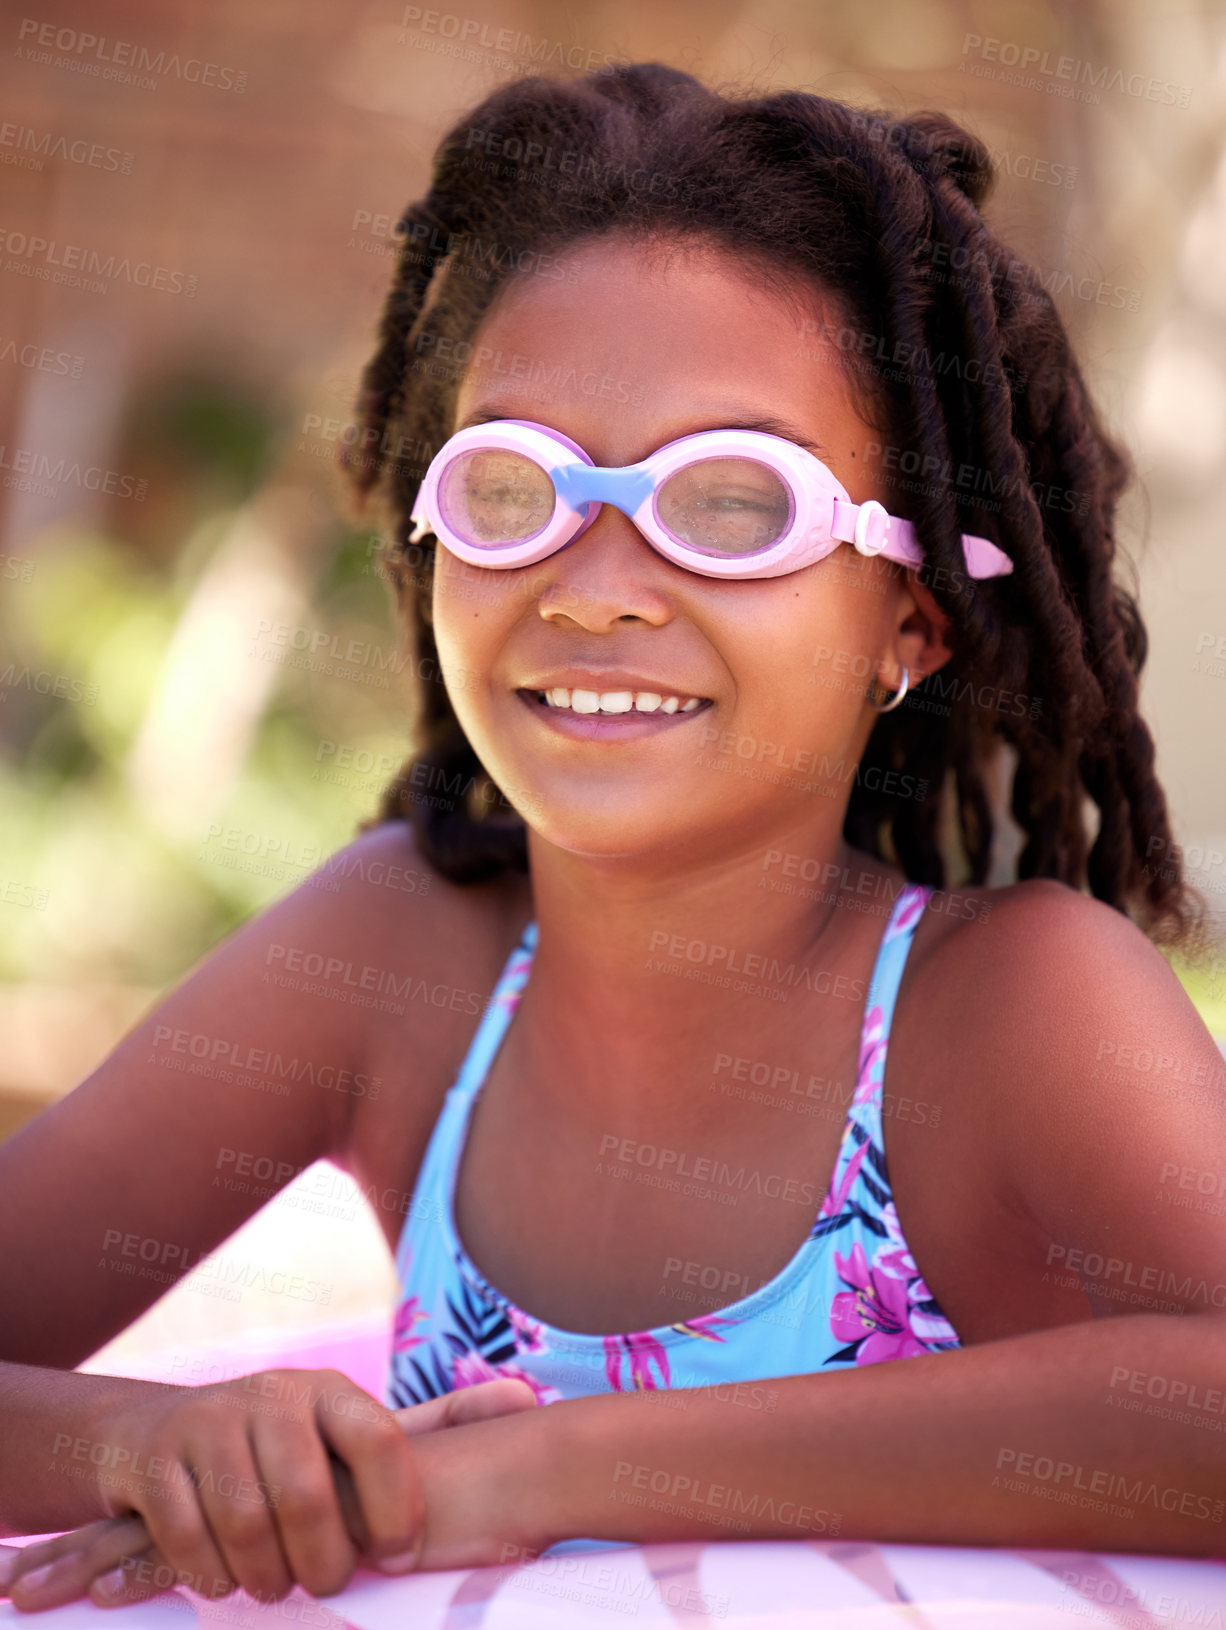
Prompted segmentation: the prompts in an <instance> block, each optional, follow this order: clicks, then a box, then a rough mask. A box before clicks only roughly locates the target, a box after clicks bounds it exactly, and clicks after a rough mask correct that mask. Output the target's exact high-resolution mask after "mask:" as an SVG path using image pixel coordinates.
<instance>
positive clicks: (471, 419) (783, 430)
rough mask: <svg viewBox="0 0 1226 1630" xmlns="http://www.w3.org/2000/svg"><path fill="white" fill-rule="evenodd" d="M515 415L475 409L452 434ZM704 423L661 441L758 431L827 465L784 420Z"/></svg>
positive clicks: (819, 450)
mask: <svg viewBox="0 0 1226 1630" xmlns="http://www.w3.org/2000/svg"><path fill="white" fill-rule="evenodd" d="M517 418H519V412H518V411H517V410H516V409H515V408H513V407H503V406H501V405H500V404H497V403H495V404H494V405H493V406H492V407H487V408H478V409H477V410H476V411H475V412H473V413H470V414H468V415H467V416H466V417H465V419H464V421H463V423H461V424H458V425H457V426H456V433H457V434H458V433H459V432H460V431H461V430H469V429H471V428H472V426H473V425H479V424H490V423H492V422H493V421H494V420H497V419H517ZM707 418H708V421H709V422H708V423H706V424H696V425H694V426H693V427H692V428H691V429H689V430H682V431H679V432H678V434H677V435H676V436H666V437H665V441H666V442H667V441H679V440H680V439H681V437H682V436H696V435H698V434H699V432H700V431H703V430H758V431H761V432H762V434H763V435H765V436H780V437H782V439H783V440H784V441H791V442H795V443H796V445H797V446H798V447H803V448H805V450H806V451H807V452H810V453H812V454H813V456H814V457H815V458H820V459H821V460H822V462H823V463H827V464H828V463H829V462H830V454H829V453H828V452H827V450H826V449H825V448H824V447H823V446H822V444H821V443H820V442H816V441H812V440H810V438H809V437H807V436H806V435H805V433H804V431H803V430H801V429H799V428H798V426H796V425H794V424H791V423H790V422H789V421H788V420H787V419H780V418H776V417H775V416H774V415H773V414H766V415H764V416H760V417H747V416H745V415H742V414H737V413H728V414H724V413H711V414H709V415H707ZM661 445H664V444H663V443H661Z"/></svg>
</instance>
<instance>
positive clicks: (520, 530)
mask: <svg viewBox="0 0 1226 1630" xmlns="http://www.w3.org/2000/svg"><path fill="white" fill-rule="evenodd" d="M555 502H556V494H555V493H554V490H553V482H552V481H551V480H550V479H549V476H548V474H547V473H546V471H544V470H543V469H542V468H541V466H540V465H539V464H537V463H535V462H534V460H532V459H530V458H527V457H526V456H525V455H524V454H523V453H515V452H511V451H509V450H507V449H505V448H502V447H479V448H477V449H476V450H475V451H473V452H470V453H461V454H460V456H459V458H456V459H453V460H452V461H451V463H450V464H449V465H448V466H447V468H446V470H445V471H444V472H443V477H442V480H441V481H440V482H439V485H438V503H439V510H440V512H441V514H442V518H443V520H444V521H446V523H447V525H448V526H449V527H450V528H451V529H452V531H453V532H455V533H456V535H457V536H458V537H461V538H463V539H464V541H465V542H466V543H473V544H488V545H489V546H490V547H492V548H496V547H497V546H498V545H499V544H509V543H523V542H525V541H526V540H527V539H528V538H531V537H535V535H536V534H537V533H538V532H539V531H540V530H541V529H542V527H544V526H546V525H548V523H549V518H550V516H551V515H552V514H553V509H554V504H555Z"/></svg>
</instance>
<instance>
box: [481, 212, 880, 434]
mask: <svg viewBox="0 0 1226 1630" xmlns="http://www.w3.org/2000/svg"><path fill="white" fill-rule="evenodd" d="M539 261H540V264H539V265H534V266H532V267H531V268H530V269H528V270H525V271H521V272H520V273H519V275H517V276H516V278H515V279H514V281H513V282H512V283H511V284H509V285H508V286H507V287H506V288H504V289H503V290H502V291H501V292H500V294H499V295H498V297H497V298H496V300H495V302H494V305H493V306H492V308H491V309H490V311H489V312H488V313H487V314H486V317H485V318H484V320H483V321H482V323H481V325H480V327H479V329H478V332H477V334H476V335H474V336H473V352H472V355H471V359H470V361H469V363H468V366H467V368H466V370H465V373H464V376H463V378H462V380H461V383H460V388H459V390H458V392H457V396H456V403H455V421H454V422H455V423H456V424H460V423H463V422H464V421H465V420H466V419H467V418H469V417H470V416H471V415H473V414H475V413H479V412H480V411H481V410H482V409H483V408H484V407H486V406H487V405H492V404H497V403H503V402H506V401H508V400H519V401H520V402H521V403H522V406H521V407H520V408H519V410H518V412H517V413H516V414H515V415H514V416H515V417H518V418H533V419H537V420H539V421H541V422H543V423H551V424H554V425H556V426H557V428H559V429H563V430H565V431H566V433H567V434H568V435H570V436H572V437H573V438H574V439H575V440H576V441H578V442H579V443H580V445H582V446H583V447H585V448H586V449H587V451H588V453H589V454H590V455H591V456H592V457H593V458H594V459H596V461H597V462H599V463H606V462H607V463H629V462H633V461H634V460H636V459H638V458H641V457H644V456H645V455H646V453H648V452H650V451H651V450H652V448H653V447H655V446H658V445H660V443H661V442H662V441H664V440H668V439H670V438H671V437H672V436H673V435H683V434H686V433H687V431H688V430H690V429H697V428H707V427H715V426H716V425H718V424H719V422H720V421H719V415H720V410H721V407H722V408H724V409H726V410H727V412H728V413H730V414H731V413H733V412H735V413H736V415H737V418H738V419H745V418H747V417H750V416H752V415H754V414H758V415H761V416H767V415H771V416H775V417H777V418H780V419H785V420H788V421H790V422H792V423H793V424H796V425H798V426H800V427H802V428H803V429H804V430H805V432H806V434H807V436H808V438H809V439H811V440H812V441H814V442H817V443H820V444H823V445H827V446H829V445H831V443H832V442H837V441H845V440H846V439H847V435H848V433H849V427H850V426H852V425H862V421H860V420H859V417H858V414H857V412H856V408H855V405H854V403H853V401H852V395H851V392H850V390H849V387H848V382H847V378H846V375H845V373H844V369H843V365H842V359H841V355H840V353H839V351H838V350H837V348H836V347H835V346H834V345H833V344H832V343H828V342H825V341H824V337H823V336H824V333H825V332H827V331H828V332H829V334H830V335H834V334H835V333H837V331H838V328H839V323H838V320H837V318H836V316H835V314H834V308H833V303H832V302H830V301H828V300H823V298H822V296H821V295H820V294H819V292H818V291H817V290H816V288H811V287H810V286H808V285H807V284H805V283H804V282H803V281H801V280H800V279H798V278H797V279H792V278H788V277H787V276H786V274H779V275H776V276H775V277H771V278H770V279H769V280H768V279H767V277H765V276H764V275H763V270H762V269H761V268H759V267H756V266H755V265H754V264H753V263H751V262H749V261H746V260H745V259H743V258H741V257H738V256H736V255H734V254H732V253H730V252H729V251H727V250H724V249H721V248H717V247H712V246H710V245H707V244H698V243H676V242H666V243H661V242H659V241H654V240H653V241H649V242H643V243H638V242H635V241H632V240H628V239H626V238H624V237H618V238H611V239H598V240H593V241H588V242H586V243H582V244H580V245H578V246H576V247H575V248H574V249H572V250H570V251H567V252H565V253H562V254H559V255H558V256H556V257H544V256H542V257H539ZM696 416H697V418H698V419H699V420H703V421H705V423H703V424H700V423H696V422H693V421H694V420H695V417H696Z"/></svg>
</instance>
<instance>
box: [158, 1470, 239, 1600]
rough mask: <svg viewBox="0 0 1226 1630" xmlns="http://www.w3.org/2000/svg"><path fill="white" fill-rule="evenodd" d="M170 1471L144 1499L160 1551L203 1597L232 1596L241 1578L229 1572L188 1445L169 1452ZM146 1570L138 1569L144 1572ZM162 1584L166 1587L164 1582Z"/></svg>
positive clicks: (179, 1576)
mask: <svg viewBox="0 0 1226 1630" xmlns="http://www.w3.org/2000/svg"><path fill="white" fill-rule="evenodd" d="M166 1460H167V1463H168V1470H167V1472H166V1473H165V1474H164V1475H163V1477H162V1478H160V1479H159V1481H158V1484H157V1485H156V1486H155V1487H153V1488H152V1489H151V1490H150V1492H149V1496H148V1499H147V1501H146V1502H144V1504H145V1510H144V1518H145V1524H146V1526H147V1528H148V1529H149V1532H150V1534H151V1535H152V1536H153V1543H154V1545H155V1546H156V1548H157V1551H158V1554H159V1555H160V1556H161V1557H162V1558H163V1559H164V1561H165V1563H166V1564H167V1565H168V1566H169V1567H170V1569H171V1571H172V1573H174V1574H175V1576H176V1578H175V1580H173V1581H172V1583H176V1582H177V1583H182V1584H186V1585H188V1586H190V1587H191V1589H192V1590H194V1591H195V1592H196V1593H197V1595H199V1596H207V1597H209V1598H211V1599H216V1598H217V1597H220V1596H228V1595H229V1594H230V1592H231V1591H233V1590H234V1589H236V1587H237V1585H238V1580H237V1579H236V1578H235V1576H234V1574H233V1573H232V1572H231V1571H230V1568H229V1567H228V1565H227V1563H226V1561H225V1560H224V1558H223V1555H222V1551H221V1548H220V1546H219V1545H218V1543H217V1541H216V1538H215V1536H214V1534H213V1532H212V1529H211V1528H210V1526H209V1524H208V1522H207V1520H206V1517H205V1512H204V1509H203V1507H202V1505H201V1502H200V1496H199V1491H198V1489H197V1487H196V1481H197V1474H196V1473H195V1472H194V1471H193V1469H192V1468H193V1464H194V1459H193V1455H192V1451H191V1448H190V1445H189V1444H185V1445H184V1446H183V1447H182V1449H181V1450H180V1451H179V1453H177V1454H175V1455H173V1456H171V1455H167V1456H166ZM140 1571H141V1570H140V1569H139V1567H138V1568H137V1572H138V1573H139V1572H140ZM158 1589H160V1590H165V1589H167V1586H166V1584H164V1583H163V1584H161V1585H159V1586H158Z"/></svg>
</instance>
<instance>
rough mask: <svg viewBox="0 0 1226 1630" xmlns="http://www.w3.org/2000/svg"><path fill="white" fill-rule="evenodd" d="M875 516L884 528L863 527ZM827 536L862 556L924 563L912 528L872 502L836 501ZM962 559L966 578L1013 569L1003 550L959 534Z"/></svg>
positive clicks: (908, 563) (984, 540) (1000, 574)
mask: <svg viewBox="0 0 1226 1630" xmlns="http://www.w3.org/2000/svg"><path fill="white" fill-rule="evenodd" d="M878 513H879V514H880V516H882V517H883V518H884V520H885V523H886V524H885V527H884V529H882V527H881V524H880V521H877V524H876V526H873V525H871V524H866V523H868V522H871V521H873V520H876V517H877V514H878ZM857 533H859V537H857ZM830 535H831V537H832V538H837V539H838V540H839V542H840V543H853V544H855V546H856V548H857V549H858V550H859V552H860V553H861V554H864V555H884V556H885V558H886V559H887V560H895V561H897V562H898V563H899V565H900V566H914V567H920V566H922V565H923V564H924V552H923V550H922V548H921V547H920V542H919V536H918V534H917V533H916V530H915V527H914V526H913V525H912V524H911V522H910V521H900V520H899V519H898V517H897V516H896V515H886V513H885V509H884V507H883V506H882V505H881V504H878V503H877V502H876V500H875V499H870V500H869V501H868V502H867V503H864V504H853V503H850V502H849V501H848V500H846V499H843V498H836V499H835V500H834V514H833V516H832V518H831V524H830ZM962 556H963V559H964V560H965V561H966V570H967V575H968V576H969V577H974V578H982V577H1005V576H1007V575H1008V574H1009V573H1010V572H1011V571H1012V570H1013V562H1012V561H1011V560H1010V559H1009V557H1008V555H1007V554H1005V552H1004V550H1003V549H998V548H997V547H996V545H995V544H994V543H991V542H989V541H988V539H987V538H980V537H976V536H975V535H974V533H971V532H964V533H963V534H962Z"/></svg>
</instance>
